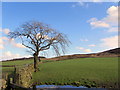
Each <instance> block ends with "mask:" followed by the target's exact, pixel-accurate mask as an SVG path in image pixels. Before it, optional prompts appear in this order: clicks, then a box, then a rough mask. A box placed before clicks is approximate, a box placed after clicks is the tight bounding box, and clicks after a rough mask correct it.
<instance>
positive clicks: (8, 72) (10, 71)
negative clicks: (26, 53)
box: [0, 59, 52, 76]
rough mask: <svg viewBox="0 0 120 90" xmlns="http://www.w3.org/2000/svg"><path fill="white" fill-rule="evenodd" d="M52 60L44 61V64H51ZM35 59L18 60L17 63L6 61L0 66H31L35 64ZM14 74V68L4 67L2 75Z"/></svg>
mask: <svg viewBox="0 0 120 90" xmlns="http://www.w3.org/2000/svg"><path fill="white" fill-rule="evenodd" d="M51 61H52V60H42V62H43V63H46V62H51ZM33 62H34V61H33V59H28V60H16V61H6V62H2V63H0V64H2V65H16V66H23V65H25V64H31V63H33ZM13 72H14V67H2V74H3V76H4V74H11V73H13Z"/></svg>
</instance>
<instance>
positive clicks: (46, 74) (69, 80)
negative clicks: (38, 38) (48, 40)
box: [33, 57, 118, 87]
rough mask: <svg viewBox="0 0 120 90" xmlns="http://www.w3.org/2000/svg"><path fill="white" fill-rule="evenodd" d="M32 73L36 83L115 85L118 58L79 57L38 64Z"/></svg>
mask: <svg viewBox="0 0 120 90" xmlns="http://www.w3.org/2000/svg"><path fill="white" fill-rule="evenodd" d="M39 69H40V71H39V72H37V73H33V82H34V83H36V84H58V85H65V84H66V85H68V84H70V85H71V84H72V85H76V86H79V85H84V86H88V87H94V86H95V87H104V86H105V87H116V83H117V80H118V58H117V57H113V58H80V59H70V60H63V61H57V62H49V63H44V64H40V65H39Z"/></svg>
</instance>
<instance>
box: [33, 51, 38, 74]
mask: <svg viewBox="0 0 120 90" xmlns="http://www.w3.org/2000/svg"><path fill="white" fill-rule="evenodd" d="M33 56H34V72H37V71H38V54H37V53H34V54H33Z"/></svg>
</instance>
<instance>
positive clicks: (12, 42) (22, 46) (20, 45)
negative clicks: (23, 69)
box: [9, 39, 25, 48]
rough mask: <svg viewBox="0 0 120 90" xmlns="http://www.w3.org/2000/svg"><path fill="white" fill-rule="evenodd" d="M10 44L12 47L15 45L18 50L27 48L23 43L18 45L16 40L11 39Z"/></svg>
mask: <svg viewBox="0 0 120 90" xmlns="http://www.w3.org/2000/svg"><path fill="white" fill-rule="evenodd" d="M9 42H10V43H11V45H13V46H15V47H17V48H25V46H24V45H22V44H21V43H16V42H15V40H14V39H9Z"/></svg>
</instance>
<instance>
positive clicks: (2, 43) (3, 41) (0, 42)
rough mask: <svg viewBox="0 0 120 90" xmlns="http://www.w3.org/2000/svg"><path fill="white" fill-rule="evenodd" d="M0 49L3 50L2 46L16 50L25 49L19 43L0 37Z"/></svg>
mask: <svg viewBox="0 0 120 90" xmlns="http://www.w3.org/2000/svg"><path fill="white" fill-rule="evenodd" d="M0 44H1V46H0V49H3V48H4V45H12V46H14V47H17V48H25V46H23V45H22V44H21V43H16V42H15V40H14V39H9V38H7V37H0Z"/></svg>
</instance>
